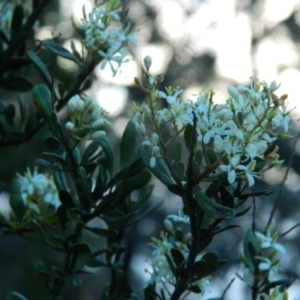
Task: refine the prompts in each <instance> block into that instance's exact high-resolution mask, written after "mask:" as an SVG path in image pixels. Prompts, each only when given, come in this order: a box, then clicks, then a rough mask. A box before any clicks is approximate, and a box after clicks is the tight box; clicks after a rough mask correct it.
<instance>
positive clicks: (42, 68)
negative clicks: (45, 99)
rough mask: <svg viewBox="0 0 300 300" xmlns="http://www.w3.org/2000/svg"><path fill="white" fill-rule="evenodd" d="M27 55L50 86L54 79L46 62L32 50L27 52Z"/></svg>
mask: <svg viewBox="0 0 300 300" xmlns="http://www.w3.org/2000/svg"><path fill="white" fill-rule="evenodd" d="M27 56H28V58H29V59H30V60H31V62H32V63H33V64H34V66H35V67H36V69H37V70H38V72H39V73H40V75H41V76H42V78H43V79H44V80H45V82H46V83H47V84H48V86H50V84H51V82H52V79H51V76H50V73H49V72H48V69H47V67H46V65H45V64H44V62H43V61H42V60H41V59H40V58H39V57H38V56H37V55H36V54H35V53H34V52H33V51H32V50H29V51H28V52H27Z"/></svg>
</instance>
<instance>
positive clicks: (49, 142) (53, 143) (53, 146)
mask: <svg viewBox="0 0 300 300" xmlns="http://www.w3.org/2000/svg"><path fill="white" fill-rule="evenodd" d="M45 144H46V147H47V148H48V150H49V151H51V152H56V151H57V150H58V148H59V147H60V141H59V140H58V139H57V138H55V137H48V138H47V139H46V140H45Z"/></svg>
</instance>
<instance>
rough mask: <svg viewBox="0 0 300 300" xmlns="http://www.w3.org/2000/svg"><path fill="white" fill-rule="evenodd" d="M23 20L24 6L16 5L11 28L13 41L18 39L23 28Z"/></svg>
mask: <svg viewBox="0 0 300 300" xmlns="http://www.w3.org/2000/svg"><path fill="white" fill-rule="evenodd" d="M23 18H24V10H23V6H22V5H16V6H15V9H14V12H13V16H12V21H11V26H10V38H11V40H13V39H14V38H15V37H16V35H17V34H18V33H19V31H20V29H21V28H22V25H23Z"/></svg>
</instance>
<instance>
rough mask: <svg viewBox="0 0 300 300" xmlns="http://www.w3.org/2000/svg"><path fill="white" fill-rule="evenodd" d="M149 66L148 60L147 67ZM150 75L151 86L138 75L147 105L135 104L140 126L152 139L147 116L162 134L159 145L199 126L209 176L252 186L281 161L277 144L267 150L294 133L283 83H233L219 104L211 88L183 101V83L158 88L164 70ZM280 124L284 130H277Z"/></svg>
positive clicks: (203, 164) (213, 178) (136, 116)
mask: <svg viewBox="0 0 300 300" xmlns="http://www.w3.org/2000/svg"><path fill="white" fill-rule="evenodd" d="M144 61H148V60H146V59H145V60H144ZM149 67H150V66H149V63H148V65H147V70H148V69H149ZM146 78H147V81H148V82H147V83H148V88H145V87H144V86H143V85H142V83H141V82H140V81H139V80H138V79H136V83H137V84H138V85H140V86H141V87H142V88H143V89H144V90H146V91H147V94H148V96H149V102H148V104H143V105H142V106H141V107H138V106H137V105H136V104H135V103H134V104H133V105H132V110H133V113H134V116H133V122H134V123H135V125H136V129H137V131H138V132H139V133H142V134H143V136H144V137H146V139H148V140H150V139H149V138H147V135H146V126H145V124H147V119H148V120H150V123H152V126H151V130H152V131H154V132H155V133H156V134H157V135H158V136H159V141H158V143H157V144H156V146H157V147H160V146H165V145H168V144H170V143H171V142H172V141H173V140H175V138H176V137H177V136H178V135H179V134H180V133H181V132H182V131H183V130H184V129H185V127H186V126H187V125H188V124H190V125H192V126H195V130H196V137H197V141H198V142H199V144H200V145H201V147H202V151H203V153H204V158H205V160H203V163H202V168H203V173H205V174H208V175H206V177H205V178H204V179H205V180H206V181H212V180H215V179H216V177H217V176H218V175H221V174H222V173H226V174H227V180H228V182H229V184H232V183H234V182H235V181H236V180H237V179H242V180H247V182H248V185H249V186H252V185H253V184H254V178H255V177H260V174H261V172H264V171H266V170H268V169H270V168H272V167H276V166H279V165H281V164H282V162H283V161H281V160H279V155H278V154H277V152H278V147H275V148H274V149H273V151H272V152H271V153H269V154H267V155H266V150H267V149H269V148H270V147H271V145H272V143H273V142H274V141H275V140H276V139H277V138H279V137H280V138H288V137H290V136H289V135H287V134H286V132H287V130H288V125H289V122H290V113H291V110H290V111H288V110H287V103H286V101H285V100H286V98H287V96H286V95H283V96H281V97H278V96H277V95H275V94H274V92H275V91H276V90H277V89H278V88H279V86H277V84H276V83H275V82H274V81H273V82H272V83H271V84H270V85H268V84H266V83H265V82H261V83H259V82H257V81H256V80H253V81H252V83H251V87H250V88H248V87H245V86H238V87H229V88H228V93H229V97H228V99H227V101H226V102H225V103H224V104H216V103H214V101H213V95H214V93H213V92H212V91H209V92H202V93H200V94H199V96H198V98H197V99H196V101H191V100H187V101H182V100H181V99H180V97H179V96H180V94H181V93H182V90H181V89H179V88H175V89H174V88H171V87H168V88H166V91H165V92H163V91H159V90H157V89H156V84H157V83H159V82H161V81H162V76H161V75H158V76H153V75H151V74H150V73H149V72H146ZM161 106H164V108H163V109H161ZM167 125H171V126H172V127H173V129H172V136H171V138H170V139H169V140H168V141H164V140H163V135H162V130H163V129H164V128H165V127H166V126H167ZM280 127H281V128H282V129H283V130H284V133H278V132H277V129H278V128H280ZM208 150H211V151H213V152H214V155H215V157H216V161H215V162H214V163H211V161H210V159H209V158H208V156H207V155H205V153H207V151H208ZM153 165H154V166H155V164H153ZM216 174H217V175H216Z"/></svg>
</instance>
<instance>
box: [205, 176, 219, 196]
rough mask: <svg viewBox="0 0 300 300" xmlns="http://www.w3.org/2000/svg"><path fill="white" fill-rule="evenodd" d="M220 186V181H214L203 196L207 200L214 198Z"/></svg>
mask: <svg viewBox="0 0 300 300" xmlns="http://www.w3.org/2000/svg"><path fill="white" fill-rule="evenodd" d="M221 186H222V184H221V182H220V180H214V181H213V182H212V183H211V184H210V185H209V186H208V188H207V189H206V191H205V195H206V196H207V197H208V198H211V197H214V196H215V195H216V194H218V193H219V191H220V188H221Z"/></svg>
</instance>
